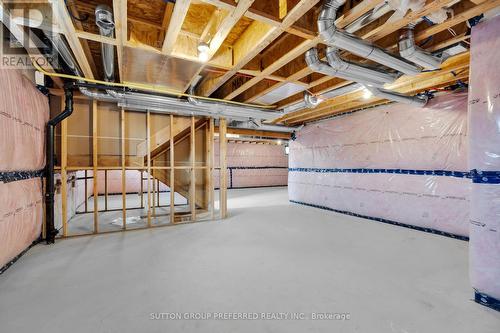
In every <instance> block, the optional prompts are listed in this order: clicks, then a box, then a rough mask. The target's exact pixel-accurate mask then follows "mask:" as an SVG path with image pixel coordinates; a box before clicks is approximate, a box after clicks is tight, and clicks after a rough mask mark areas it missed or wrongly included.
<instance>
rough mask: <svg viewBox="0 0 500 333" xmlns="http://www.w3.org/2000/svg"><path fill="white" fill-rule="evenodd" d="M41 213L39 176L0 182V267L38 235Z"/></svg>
mask: <svg viewBox="0 0 500 333" xmlns="http://www.w3.org/2000/svg"><path fill="white" fill-rule="evenodd" d="M42 213H43V201H42V182H41V180H40V178H31V179H26V180H19V181H16V182H11V183H0V245H1V246H0V267H2V266H4V265H5V264H7V263H8V262H9V261H11V260H12V259H14V258H15V257H16V256H17V255H18V254H19V253H21V252H22V251H23V250H24V249H26V248H27V247H28V246H29V245H30V244H31V243H32V242H33V241H35V240H36V239H37V238H38V237H39V236H40V232H41V229H42Z"/></svg>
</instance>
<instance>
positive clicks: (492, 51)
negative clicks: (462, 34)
mask: <svg viewBox="0 0 500 333" xmlns="http://www.w3.org/2000/svg"><path fill="white" fill-rule="evenodd" d="M499 31H500V17H496V18H494V19H492V20H490V21H487V22H484V23H481V24H479V25H478V26H475V27H474V28H473V29H472V39H471V77H470V91H469V124H470V125H469V126H470V132H469V147H470V153H469V165H470V168H471V170H472V173H473V184H472V193H471V213H470V214H471V216H470V245H469V249H470V263H471V271H470V276H471V282H472V286H473V287H474V289H475V290H476V291H477V292H478V293H480V294H481V295H480V296H479V299H478V295H476V299H477V300H478V301H480V302H482V303H486V304H491V303H495V302H496V306H497V307H498V309H500V131H499V124H500V73H499V69H498V52H497V51H496V50H498V49H500V38H499V36H498V32H499ZM491 298H495V299H496V301H493V300H491Z"/></svg>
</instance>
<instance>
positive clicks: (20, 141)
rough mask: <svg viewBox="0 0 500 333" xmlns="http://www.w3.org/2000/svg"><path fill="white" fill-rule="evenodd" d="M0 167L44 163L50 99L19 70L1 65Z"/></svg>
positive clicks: (26, 168)
mask: <svg viewBox="0 0 500 333" xmlns="http://www.w3.org/2000/svg"><path fill="white" fill-rule="evenodd" d="M0 88H1V89H0V100H1V101H2V103H0V104H1V105H0V157H1V158H0V171H31V170H40V169H43V167H44V166H45V145H44V142H45V124H46V123H47V121H48V119H49V104H48V99H47V97H46V96H44V95H43V94H42V93H40V92H39V91H38V89H37V88H36V87H35V86H34V85H33V83H32V82H31V81H30V80H28V79H27V78H26V77H24V76H23V75H22V74H21V73H20V72H19V71H17V70H11V69H0Z"/></svg>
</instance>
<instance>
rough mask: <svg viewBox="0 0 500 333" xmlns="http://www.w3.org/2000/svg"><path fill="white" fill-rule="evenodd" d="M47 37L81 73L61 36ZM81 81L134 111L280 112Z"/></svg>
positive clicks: (241, 116)
mask: <svg viewBox="0 0 500 333" xmlns="http://www.w3.org/2000/svg"><path fill="white" fill-rule="evenodd" d="M47 37H48V38H49V40H50V41H51V43H52V45H53V46H54V48H55V49H56V50H57V51H58V52H59V54H60V55H61V57H62V58H63V60H64V61H65V62H66V64H67V65H68V67H69V69H70V70H71V71H72V72H73V73H74V74H75V75H76V76H80V77H83V73H82V71H81V69H80V68H79V66H78V65H77V62H76V60H75V59H74V57H73V54H72V53H71V51H70V49H69V47H68V45H67V44H66V43H65V41H64V40H63V38H62V36H61V35H59V34H54V35H52V34H49V33H47ZM105 59H107V60H105ZM103 61H107V62H108V61H109V62H111V63H114V54H113V53H111V55H110V56H109V57H103ZM111 79H112V76H109V77H108V80H111ZM83 83H84V82H83V81H82V80H79V81H78V83H77V84H76V85H77V86H78V88H79V89H80V92H81V93H82V94H83V95H85V96H87V97H89V98H92V99H96V100H101V101H107V102H114V103H117V105H118V106H120V107H125V108H128V109H131V110H135V111H143V112H146V111H151V112H156V113H168V114H176V115H180V116H192V115H194V116H206V117H213V118H230V119H237V120H240V121H248V120H249V119H258V120H263V121H270V120H274V119H276V118H277V117H279V116H281V115H282V112H278V111H269V110H267V109H262V108H258V107H249V106H239V105H234V104H230V103H216V102H205V101H201V100H199V99H196V98H194V97H189V98H188V99H180V98H176V97H169V96H162V95H151V94H147V93H139V92H128V91H127V92H126V91H123V90H120V89H119V90H116V89H113V88H112V87H109V88H107V87H104V88H103V87H96V88H97V89H101V90H105V91H106V92H100V91H99V90H95V91H92V90H90V89H89V88H88V86H91V85H87V86H83ZM190 92H192V90H190ZM259 130H262V131H284V132H293V131H294V130H297V128H294V127H284V126H278V127H276V126H274V125H266V124H262V125H261V126H260V127H259Z"/></svg>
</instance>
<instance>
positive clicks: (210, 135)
mask: <svg viewBox="0 0 500 333" xmlns="http://www.w3.org/2000/svg"><path fill="white" fill-rule="evenodd" d="M214 127H215V126H214V119H213V118H209V119H208V129H207V142H206V147H207V152H206V153H207V157H206V158H207V166H208V168H207V173H206V178H207V189H206V191H207V194H208V200H207V201H208V212H209V214H210V219H211V220H213V219H214V184H213V174H214Z"/></svg>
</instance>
